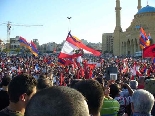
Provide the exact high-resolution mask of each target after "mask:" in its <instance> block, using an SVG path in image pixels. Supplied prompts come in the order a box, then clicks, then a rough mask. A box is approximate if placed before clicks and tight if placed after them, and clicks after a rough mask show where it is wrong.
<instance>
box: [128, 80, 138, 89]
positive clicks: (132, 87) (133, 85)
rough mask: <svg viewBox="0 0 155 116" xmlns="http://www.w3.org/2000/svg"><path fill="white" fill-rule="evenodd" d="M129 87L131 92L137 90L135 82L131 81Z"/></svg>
mask: <svg viewBox="0 0 155 116" xmlns="http://www.w3.org/2000/svg"><path fill="white" fill-rule="evenodd" d="M129 85H130V87H131V89H132V90H137V88H138V82H137V81H136V80H131V81H130V82H129Z"/></svg>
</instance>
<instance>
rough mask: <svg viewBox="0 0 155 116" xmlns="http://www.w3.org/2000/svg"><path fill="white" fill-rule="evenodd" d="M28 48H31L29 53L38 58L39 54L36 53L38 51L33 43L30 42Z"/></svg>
mask: <svg viewBox="0 0 155 116" xmlns="http://www.w3.org/2000/svg"><path fill="white" fill-rule="evenodd" d="M30 46H31V48H30V51H31V53H32V54H33V55H35V56H38V53H39V52H38V49H37V47H36V45H35V43H33V42H32V41H31V43H30Z"/></svg>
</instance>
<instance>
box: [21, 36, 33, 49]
mask: <svg viewBox="0 0 155 116" xmlns="http://www.w3.org/2000/svg"><path fill="white" fill-rule="evenodd" d="M19 43H20V45H21V46H24V47H26V48H28V49H30V43H29V42H27V40H26V39H25V38H23V37H19Z"/></svg>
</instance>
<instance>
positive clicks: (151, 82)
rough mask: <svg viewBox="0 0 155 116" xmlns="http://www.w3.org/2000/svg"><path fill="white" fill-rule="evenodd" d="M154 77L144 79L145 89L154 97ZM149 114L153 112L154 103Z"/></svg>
mask: <svg viewBox="0 0 155 116" xmlns="http://www.w3.org/2000/svg"><path fill="white" fill-rule="evenodd" d="M154 89H155V79H146V81H145V90H147V91H149V92H150V93H151V94H153V96H154V98H155V90H154ZM151 114H155V103H154V106H153V108H152V111H151Z"/></svg>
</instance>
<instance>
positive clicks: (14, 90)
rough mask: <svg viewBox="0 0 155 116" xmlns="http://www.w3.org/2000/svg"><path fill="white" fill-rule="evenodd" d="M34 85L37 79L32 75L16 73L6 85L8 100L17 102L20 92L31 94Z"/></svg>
mask: <svg viewBox="0 0 155 116" xmlns="http://www.w3.org/2000/svg"><path fill="white" fill-rule="evenodd" d="M36 85H37V81H36V79H35V78H34V77H32V76H29V75H26V74H21V75H17V76H16V77H14V78H13V79H12V80H11V82H10V84H9V87H8V94H9V97H10V101H11V102H14V103H17V102H18V101H19V97H20V96H21V95H22V94H24V93H26V94H27V95H28V96H29V95H31V93H32V92H33V88H34V87H36Z"/></svg>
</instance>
